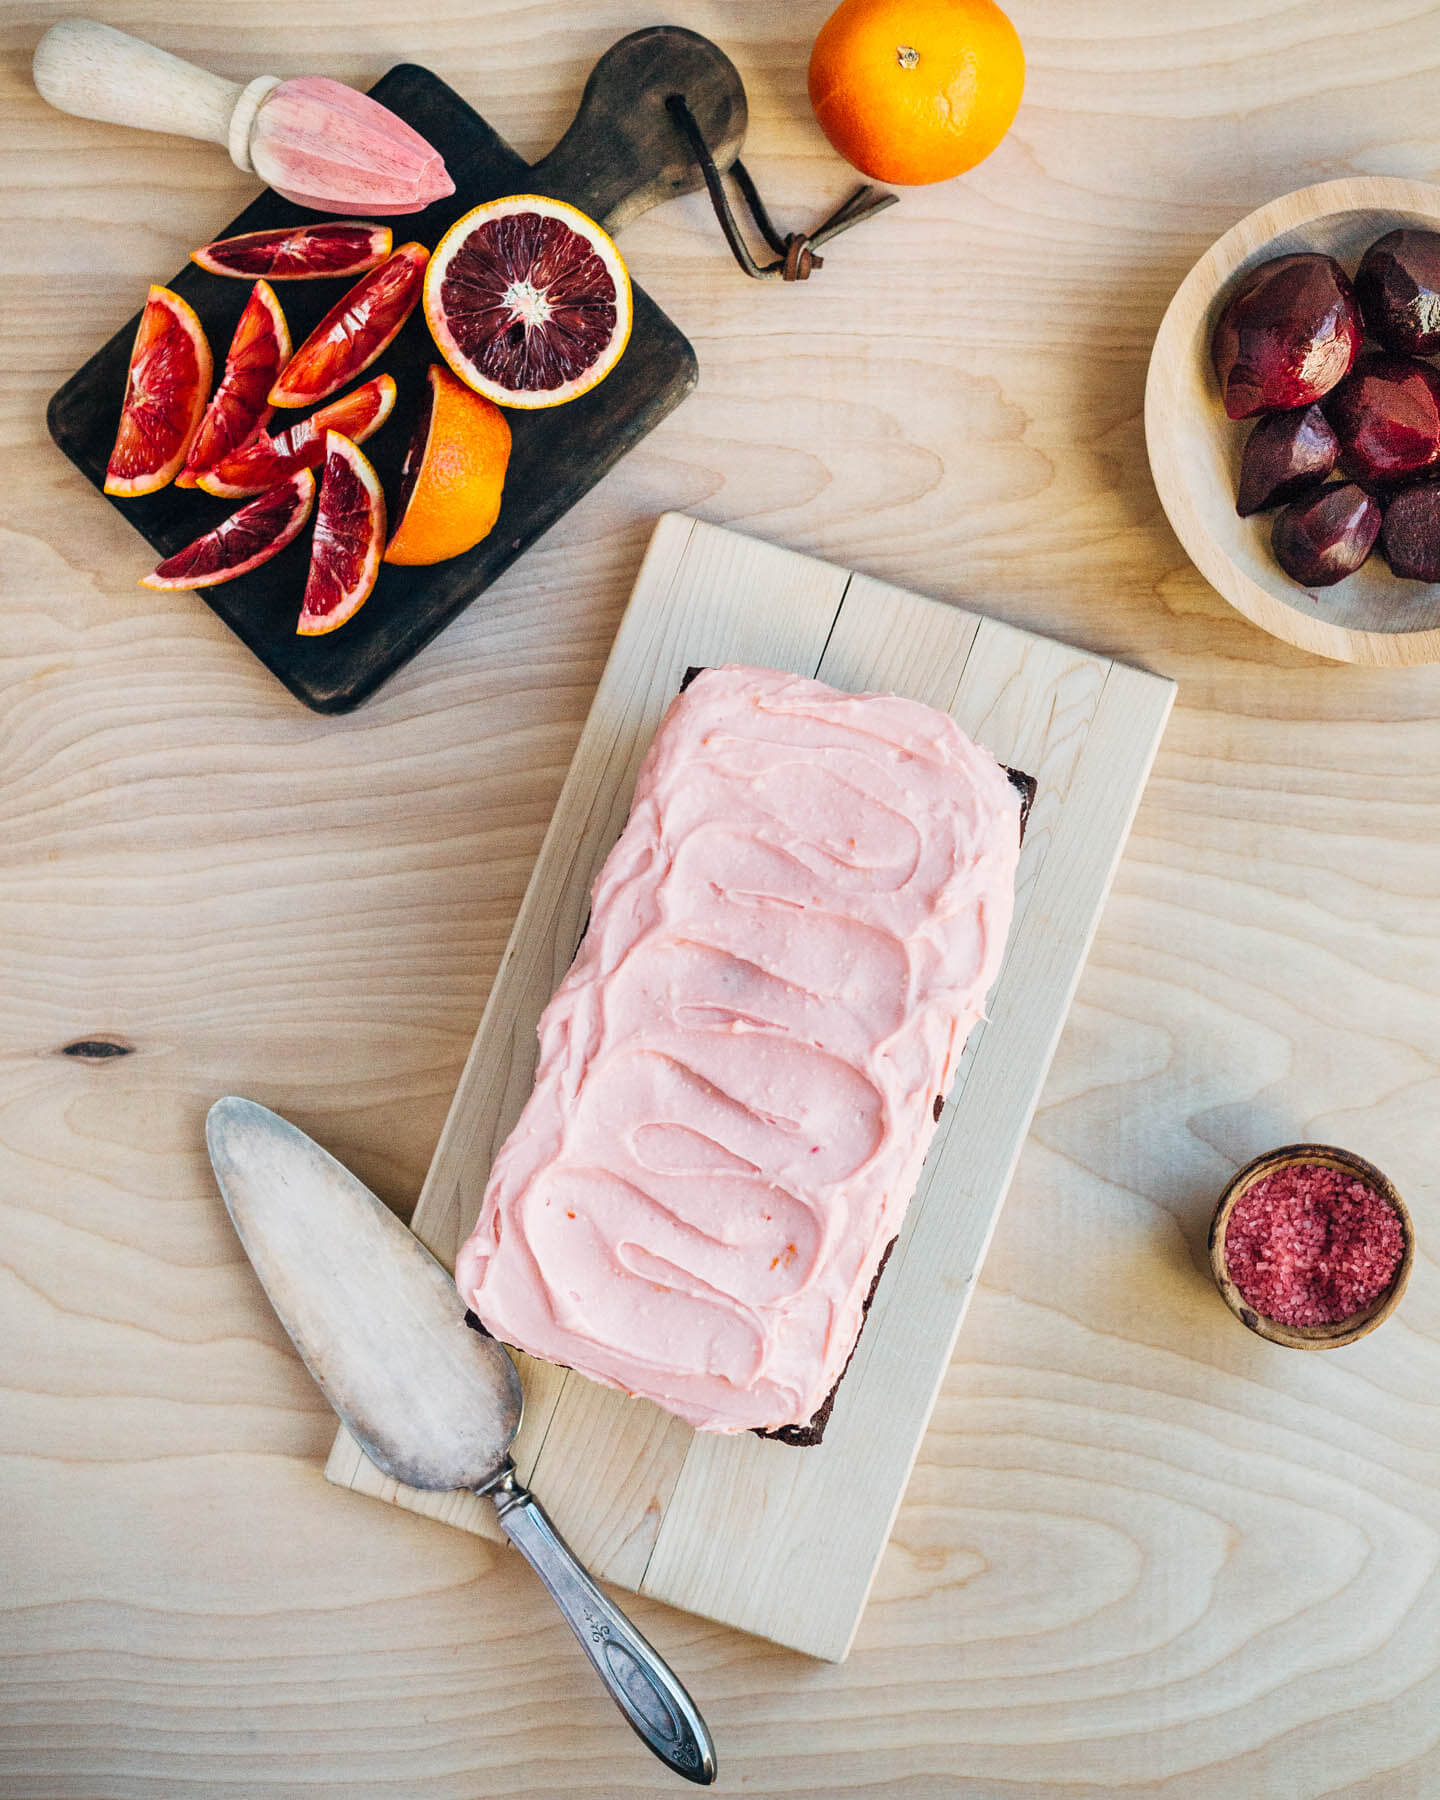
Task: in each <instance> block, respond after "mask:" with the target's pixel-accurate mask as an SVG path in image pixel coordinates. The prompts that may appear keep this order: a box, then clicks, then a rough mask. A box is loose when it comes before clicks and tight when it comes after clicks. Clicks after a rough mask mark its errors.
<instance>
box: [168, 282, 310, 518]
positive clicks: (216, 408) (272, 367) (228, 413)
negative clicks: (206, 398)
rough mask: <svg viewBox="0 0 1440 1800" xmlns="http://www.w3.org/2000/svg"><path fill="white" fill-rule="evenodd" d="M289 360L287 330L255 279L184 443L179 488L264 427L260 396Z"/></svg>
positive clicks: (271, 296) (266, 414)
mask: <svg viewBox="0 0 1440 1800" xmlns="http://www.w3.org/2000/svg"><path fill="white" fill-rule="evenodd" d="M289 360H290V328H289V326H288V325H287V324H286V323H285V314H284V313H283V312H282V311H281V310H280V302H279V301H278V300H277V299H276V298H275V290H274V288H272V287H271V286H270V283H269V282H268V281H257V282H256V283H255V286H254V287H253V288H252V289H251V292H250V298H249V300H247V301H246V303H245V310H244V312H242V313H241V315H240V319H239V323H238V324H237V325H236V327H235V335H234V337H232V338H231V340H230V348H229V351H228V352H227V353H226V356H225V373H224V374H223V375H222V376H221V377H220V385H219V387H217V388H216V390H215V392H214V394H213V395H212V396H211V399H210V404H209V406H207V407H206V408H205V415H204V417H203V418H202V419H201V421H200V428H199V430H198V431H197V432H196V433H195V436H194V437H193V439H192V440H191V443H190V451H189V454H188V455H187V456H186V458H185V467H184V468H183V469H182V470H181V471H180V473H179V474H178V475H177V476H176V477H175V480H176V484H177V485H178V486H179V487H194V486H195V480H196V477H197V476H198V475H200V474H201V473H203V471H204V470H206V469H208V468H209V467H210V466H211V464H212V463H217V462H219V461H220V459H221V458H222V457H224V456H228V455H229V454H230V453H231V452H232V451H234V450H239V449H240V448H241V447H242V445H245V444H248V443H249V442H250V440H251V439H252V438H255V437H258V436H259V435H260V433H261V432H262V431H263V430H264V428H265V425H266V423H267V421H268V420H269V418H270V414H271V412H272V411H273V410H274V409H273V408H272V407H271V405H270V403H269V401H268V400H267V399H266V395H267V394H268V393H269V392H270V387H271V384H272V383H273V382H274V380H275V377H276V376H277V375H278V374H279V373H280V370H281V369H282V368H283V367H284V365H285V364H286V363H287V362H289Z"/></svg>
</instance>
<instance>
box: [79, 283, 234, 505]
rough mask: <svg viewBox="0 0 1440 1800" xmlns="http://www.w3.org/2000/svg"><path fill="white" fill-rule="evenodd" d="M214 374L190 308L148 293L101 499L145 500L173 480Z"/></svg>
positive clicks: (166, 294) (165, 294) (166, 292)
mask: <svg viewBox="0 0 1440 1800" xmlns="http://www.w3.org/2000/svg"><path fill="white" fill-rule="evenodd" d="M214 372H215V366H214V362H213V360H212V358H211V355H210V345H209V344H208V342H207V341H206V338H205V331H204V328H203V327H202V325H201V323H200V321H199V320H198V319H197V318H196V317H195V314H194V312H193V310H192V309H191V308H190V307H189V306H188V305H187V304H186V303H185V301H183V300H182V299H181V298H180V296H179V295H178V294H172V293H171V291H170V289H169V288H166V287H152V288H151V290H150V294H149V298H148V299H147V300H146V302H145V310H144V312H143V313H141V315H140V329H139V330H138V331H137V332H136V333H135V346H134V348H133V349H132V350H131V352H130V373H129V375H128V376H127V377H126V380H125V404H124V406H123V408H122V409H121V413H120V429H119V431H118V432H117V433H116V434H115V448H114V449H113V450H112V451H111V452H110V462H109V466H108V467H107V468H106V470H105V492H106V493H107V494H117V495H125V496H130V495H134V494H153V493H154V492H155V491H156V489H157V488H162V487H164V486H165V484H166V483H167V482H169V481H173V480H174V478H175V477H176V476H177V475H178V474H179V473H180V471H181V469H182V468H183V467H184V466H185V457H186V455H187V453H188V452H189V449H190V440H191V439H192V438H193V437H194V436H195V433H196V431H197V430H198V429H199V426H200V415H201V414H202V413H203V412H204V410H205V401H206V397H207V396H208V395H209V392H210V377H211V376H212V375H213V374H214Z"/></svg>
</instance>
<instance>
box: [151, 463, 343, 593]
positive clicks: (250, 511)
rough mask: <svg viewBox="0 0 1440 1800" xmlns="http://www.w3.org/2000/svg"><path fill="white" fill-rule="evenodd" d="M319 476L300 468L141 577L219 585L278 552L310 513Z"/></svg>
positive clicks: (167, 584)
mask: <svg viewBox="0 0 1440 1800" xmlns="http://www.w3.org/2000/svg"><path fill="white" fill-rule="evenodd" d="M314 498H315V477H314V475H313V474H312V473H311V471H310V470H309V469H299V470H297V471H296V472H295V474H293V475H292V476H291V477H290V479H289V480H288V481H283V482H281V483H280V484H279V485H278V486H277V487H273V488H271V489H270V491H269V492H268V493H265V494H262V495H261V496H260V498H259V499H258V500H252V501H251V502H250V504H249V505H248V506H242V507H240V508H239V509H238V510H237V511H235V512H233V513H231V515H230V517H229V518H228V519H223V520H221V522H220V524H218V525H217V526H216V527H215V529H214V530H213V531H207V532H206V533H205V535H204V536H203V537H198V538H196V540H195V542H194V543H193V544H187V545H186V546H185V548H184V549H183V550H177V551H176V552H175V554H174V556H167V557H166V558H165V560H164V562H162V563H161V564H160V566H159V567H158V568H156V569H153V570H152V571H151V572H150V574H148V575H146V576H145V577H144V579H143V580H142V581H141V583H140V585H141V587H149V588H197V587H218V586H219V584H220V583H221V582H222V581H233V580H234V579H235V577H236V576H237V575H245V574H248V573H249V571H250V570H251V569H258V568H259V566H260V564H261V563H264V562H269V560H270V558H271V557H272V556H277V555H278V554H279V553H280V551H282V550H283V549H284V548H285V546H286V545H287V544H288V543H289V542H290V540H291V539H292V538H293V537H295V536H296V535H297V534H298V533H299V531H300V530H301V528H302V527H303V525H304V523H305V521H306V520H307V519H308V518H309V517H310V507H311V503H312V502H313V500H314Z"/></svg>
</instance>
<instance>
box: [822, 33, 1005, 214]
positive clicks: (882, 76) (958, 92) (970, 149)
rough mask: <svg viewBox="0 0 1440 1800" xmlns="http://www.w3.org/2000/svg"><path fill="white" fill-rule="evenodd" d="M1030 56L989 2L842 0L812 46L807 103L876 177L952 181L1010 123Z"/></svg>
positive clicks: (839, 145)
mask: <svg viewBox="0 0 1440 1800" xmlns="http://www.w3.org/2000/svg"><path fill="white" fill-rule="evenodd" d="M1024 87H1025V52H1024V50H1023V49H1022V48H1021V45H1020V38H1019V34H1018V33H1017V32H1016V30H1015V27H1014V26H1013V25H1012V24H1011V23H1010V21H1009V19H1008V18H1006V16H1005V14H1004V13H1003V12H1001V10H1000V8H999V7H998V6H996V5H994V4H993V0H842V4H841V5H840V6H838V7H836V9H835V11H834V12H833V13H831V15H830V17H829V18H828V19H827V20H826V21H825V23H824V24H823V25H822V26H821V27H820V35H819V36H818V37H817V38H816V40H815V48H814V49H813V50H812V51H811V52H810V104H811V106H813V107H814V109H815V117H816V118H817V119H818V120H819V121H820V128H821V130H822V131H823V132H824V133H825V135H826V137H828V138H829V140H830V142H831V143H832V144H833V145H834V146H835V148H836V149H837V150H838V151H839V152H840V154H841V155H842V156H843V157H845V158H846V160H847V161H849V162H852V163H854V165H855V167H856V168H857V169H859V170H861V171H862V172H863V173H864V174H866V175H870V176H873V178H874V179H875V180H876V181H892V182H896V183H919V182H926V181H948V180H949V179H950V177H951V176H952V175H960V174H962V173H963V172H964V171H965V170H966V169H973V168H974V166H975V164H976V163H978V162H980V161H981V160H983V158H985V157H987V156H988V155H989V154H990V152H991V151H992V150H993V149H994V148H995V146H996V145H997V144H998V143H999V142H1000V140H1001V138H1003V137H1004V135H1005V133H1006V132H1007V131H1008V130H1009V129H1010V126H1011V124H1012V123H1013V122H1014V118H1015V114H1016V111H1017V110H1018V108H1019V105H1020V95H1021V93H1022V91H1023V89H1024Z"/></svg>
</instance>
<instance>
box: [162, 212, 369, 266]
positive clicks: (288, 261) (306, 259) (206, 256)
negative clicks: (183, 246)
mask: <svg viewBox="0 0 1440 1800" xmlns="http://www.w3.org/2000/svg"><path fill="white" fill-rule="evenodd" d="M393 241H394V239H393V236H392V234H391V231H390V227H389V226H388V225H372V224H371V223H370V222H369V220H368V219H326V220H325V222H324V223H323V224H319V225H288V226H287V225H282V226H280V227H278V229H276V230H274V231H242V232H241V233H240V235H239V236H238V237H228V238H216V239H215V241H214V243H211V244H202V245H201V246H200V248H199V249H198V250H192V251H191V252H190V260H191V262H193V263H199V265H200V267H201V268H202V269H208V270H209V271H210V273H211V274H212V275H235V276H239V277H240V278H241V279H243V280H252V281H253V280H254V278H255V277H256V276H257V275H264V276H265V277H266V278H267V279H268V280H270V281H316V280H319V279H320V277H322V276H327V275H329V276H335V275H360V274H363V273H364V271H365V270H366V269H373V268H374V267H375V266H376V264H377V263H382V262H384V260H385V258H386V257H387V256H388V255H389V254H390V246H391V244H392V243H393Z"/></svg>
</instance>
